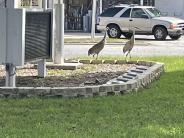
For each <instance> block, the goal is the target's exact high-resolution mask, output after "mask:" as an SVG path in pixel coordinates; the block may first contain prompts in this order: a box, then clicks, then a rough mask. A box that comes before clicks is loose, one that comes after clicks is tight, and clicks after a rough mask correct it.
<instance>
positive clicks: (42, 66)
mask: <svg viewBox="0 0 184 138" xmlns="http://www.w3.org/2000/svg"><path fill="white" fill-rule="evenodd" d="M37 70H38V76H39V77H41V78H45V77H46V75H47V69H46V59H41V60H40V61H38V66H37Z"/></svg>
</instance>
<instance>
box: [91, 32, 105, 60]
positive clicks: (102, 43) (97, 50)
mask: <svg viewBox="0 0 184 138" xmlns="http://www.w3.org/2000/svg"><path fill="white" fill-rule="evenodd" d="M106 36H107V33H106V31H105V35H104V37H103V39H102V40H101V41H100V42H98V43H97V44H95V45H94V46H92V47H91V48H90V49H89V50H88V56H90V55H93V57H94V56H95V55H96V60H97V59H98V54H99V53H100V52H101V51H102V49H103V48H104V46H105V43H106Z"/></svg>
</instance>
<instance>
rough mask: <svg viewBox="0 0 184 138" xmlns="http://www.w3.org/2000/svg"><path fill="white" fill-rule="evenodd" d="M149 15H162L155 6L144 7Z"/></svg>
mask: <svg viewBox="0 0 184 138" xmlns="http://www.w3.org/2000/svg"><path fill="white" fill-rule="evenodd" d="M146 9H147V11H148V12H149V14H150V16H151V17H160V16H162V14H161V12H160V11H159V10H158V9H156V8H146Z"/></svg>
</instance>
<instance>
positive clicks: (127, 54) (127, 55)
mask: <svg viewBox="0 0 184 138" xmlns="http://www.w3.org/2000/svg"><path fill="white" fill-rule="evenodd" d="M128 54H129V53H127V54H126V57H125V60H126V62H127V56H128Z"/></svg>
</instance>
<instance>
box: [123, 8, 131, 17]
mask: <svg viewBox="0 0 184 138" xmlns="http://www.w3.org/2000/svg"><path fill="white" fill-rule="evenodd" d="M130 11H131V8H129V9H128V10H126V11H125V12H124V13H123V14H122V15H121V17H125V18H129V17H130Z"/></svg>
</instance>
